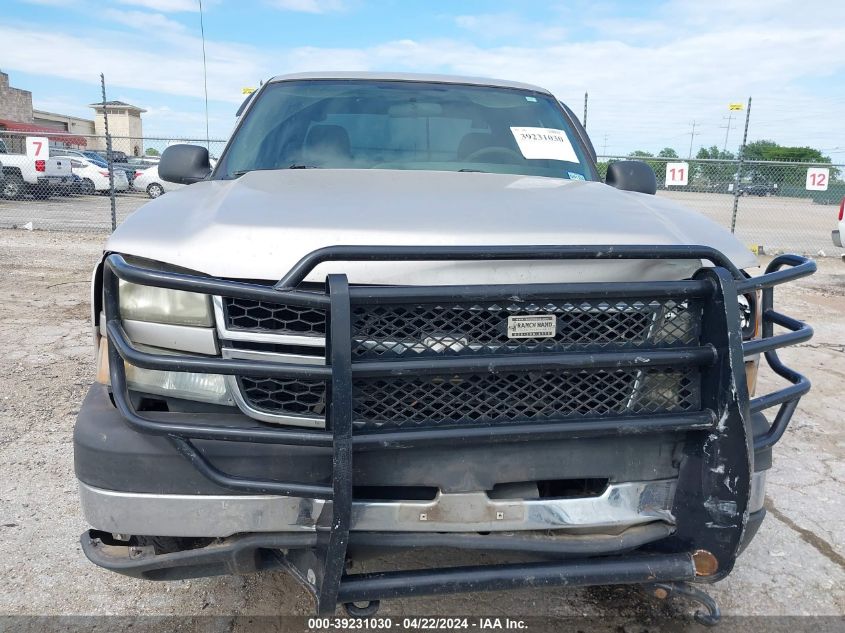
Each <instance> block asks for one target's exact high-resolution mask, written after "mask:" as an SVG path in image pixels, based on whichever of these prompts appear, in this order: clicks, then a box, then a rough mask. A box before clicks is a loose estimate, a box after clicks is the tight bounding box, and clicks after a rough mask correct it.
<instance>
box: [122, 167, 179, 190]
mask: <svg viewBox="0 0 845 633" xmlns="http://www.w3.org/2000/svg"><path fill="white" fill-rule="evenodd" d="M134 178H135V189H137V190H138V191H146V192H147V195H148V196H149V197H150V198H158V197H159V196H161V195H164V194H165V193H167V192H168V191H175V190H176V189H181V188H182V187H184V186H185V185H180V184H177V183H174V182H167V181H166V180H164V179H163V178H161V177H160V176H159V175H158V167H157V166H153V167H147V168H146V169H143V170H139V171H136V172H135V176H134Z"/></svg>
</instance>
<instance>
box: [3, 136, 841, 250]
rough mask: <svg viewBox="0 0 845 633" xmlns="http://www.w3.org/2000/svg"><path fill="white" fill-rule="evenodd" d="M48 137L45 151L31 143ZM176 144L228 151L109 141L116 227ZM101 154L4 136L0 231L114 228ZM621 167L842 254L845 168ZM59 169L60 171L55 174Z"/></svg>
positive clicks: (665, 163) (710, 208)
mask: <svg viewBox="0 0 845 633" xmlns="http://www.w3.org/2000/svg"><path fill="white" fill-rule="evenodd" d="M45 138H46V142H47V145H46V147H37V146H36V145H35V143H36V142H38V143H43V142H44V139H45ZM176 143H193V144H196V145H203V146H207V147H208V149H209V153H210V155H211V157H212V159H215V158H217V157H219V156H220V154H221V153H222V151H223V147H224V145H225V141H224V140H220V139H215V140H211V141H206V140H205V139H175V138H128V137H112V156H111V158H112V164H113V167H114V176H115V179H114V180H115V216H116V217H115V223H116V224H120V223H121V222H122V221H123V220H124V219H125V218H126V217H127V216H128V215H129V214H131V213H132V212H134V211H135V210H136V209H137V208H138V207H140V206H141V205H143V204H144V203H145V202H147V201H149V200H150V199H151V198H155V197H158V196H160V195H164V194H166V193H167V192H169V191H172V190H174V189H177V188H180V187H181V186H183V185H175V184H173V183H166V182H164V181H163V180H161V179H160V178H159V176H158V168H157V164H158V159H159V157H160V156H161V153H162V152H163V151H164V150H165V149H166V148H167V147H169V146H170V145H173V144H176ZM105 148H106V142H105V138H104V137H102V136H80V135H71V134H68V133H64V132H62V131H56V133H55V134H52V133H50V134H48V135H47V136H46V137H44V136H42V137H33V136H32V134H31V133H30V134H26V133H19V132H0V163H2V164H3V176H4V179H3V180H2V182H0V227H2V228H26V229H39V230H40V229H44V230H68V231H78V230H86V231H87V230H94V231H108V230H110V229H111V226H112V217H111V213H112V212H111V201H110V197H109V193H110V186H109V177H108V162H107V159H108V158H109V157H108V156H107V152H106V150H105ZM36 153H37V155H36ZM625 159H628V160H631V159H633V160H644V161H646V162H647V163H649V164H650V165H651V167H652V168H653V169H654V172H655V174H656V176H657V182H658V191H657V195H658V196H660V197H665V198H669V199H672V200H674V201H676V202H678V203H680V204H682V205H684V206H686V207H688V208H691V209H694V210H696V211H699V212H701V213H703V214H704V215H706V216H707V217H709V218H711V219H712V220H714V221H716V222H717V223H719V224H721V225H722V226H724V227H726V228H728V229H731V230H733V231H734V232H735V233H736V235H737V237H738V238H739V239H740V240H741V241H742V242H743V243H745V244H747V245H748V246H749V248H752V249H754V250H757V251H760V252H766V253H771V254H774V253H779V252H784V251H792V252H798V253H802V254H810V255H814V256H822V255H839V254H841V253H842V249H840V248H837V247H835V246H834V245H833V243H832V241H831V236H830V233H831V231H832V230H833V229H835V228H836V223H837V213H838V205H839V203H840V201H841V200H842V198H843V197H845V180H843V178H845V165H835V164H834V165H832V164H809V163H781V162H777V163H776V162H753V161H744V162H740V161H738V160H714V159H704V160H702V159H689V160H684V159H678V158H651V157H627V158H626V157H624V156H600V157H599V171H600V173H601V176H602V178H603V177H604V175H605V172H606V171H607V165H608V164H609V163H610V162H612V161H615V160H625ZM56 162H61V163H64V167H63V168H62V169H60V170H59V172H58V173H55V169H56V165H55V163H56ZM64 168H67V169H66V170H65V171H63V169H64Z"/></svg>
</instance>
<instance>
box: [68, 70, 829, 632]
mask: <svg viewBox="0 0 845 633" xmlns="http://www.w3.org/2000/svg"><path fill="white" fill-rule="evenodd" d="M157 173H158V174H159V176H160V177H161V179H163V180H164V181H165V182H173V183H179V184H182V185H185V184H191V183H196V184H191V186H190V187H185V188H183V189H180V190H179V191H175V192H173V193H172V194H170V195H167V196H163V197H160V198H157V199H155V200H152V201H151V202H149V203H148V204H146V205H144V206H143V207H141V208H140V209H139V210H137V211H136V212H135V213H133V214H132V215H131V216H130V217H129V218H127V219H126V220H125V221H124V222H123V223H121V224H120V226H118V227H117V230H116V231H115V232H114V233H112V235H111V236H110V238H109V240H108V242H107V243H106V245H105V248H104V255H103V259H102V261H101V262H100V263H99V264H98V265H97V266H96V269H95V270H94V274H93V277H92V279H93V288H92V294H91V296H92V298H93V309H92V318H93V323H92V325H93V330H94V332H95V344H96V347H97V354H98V369H97V373H96V376H97V378H96V382H95V383H94V384H93V385H92V386H91V388H90V390H89V391H88V393H87V395H86V397H85V400H84V402H83V403H82V405H81V408H80V411H79V414H78V417H77V421H76V428H75V432H74V459H75V472H76V476H77V478H78V480H79V490H80V496H81V501H82V508H83V511H84V514H85V517H86V520H87V522H88V524H89V525H90V526H91V527H92V529H91V530H90V531H88V532H87V533H86V534H84V535H83V537H82V540H81V545H82V550H83V551H84V553H85V555H86V556H87V557H88V558H89V559H90V560H91V561H93V562H94V563H96V564H97V565H100V566H102V567H104V568H107V569H111V570H113V571H116V572H119V573H122V574H128V575H130V576H135V577H138V578H145V579H149V580H173V579H179V578H194V577H198V576H209V575H215V574H231V573H237V574H243V573H246V572H251V571H262V570H268V569H285V570H288V571H290V572H291V573H292V574H293V576H294V577H295V578H296V579H297V580H298V581H299V582H301V583H302V584H304V585H305V586H307V588H308V589H309V590H310V593H311V595H312V596H314V597H315V599H316V607H317V611H318V613H320V614H324V615H328V614H334V613H335V609H336V608H337V605H338V604H343V605H344V607H345V608H346V609H347V611H348V612H349V613H350V614H351V615H354V616H358V617H361V616H370V615H373V614H374V613H375V612H376V610H377V609H378V607H379V601H380V600H383V599H386V598H398V597H403V596H414V597H417V598H418V597H420V596H425V595H430V594H440V593H455V592H466V591H482V590H504V589H514V588H534V587H538V586H547V585H567V586H585V585H602V584H616V583H620V582H624V583H628V584H642V585H645V586H646V587H648V588H649V591H650V592H651V593H654V592H656V591H657V588H659V590H660V592H662V593H663V597H666V596H668V595H671V594H678V595H681V596H686V597H693V598H694V599H697V600H699V601H700V602H702V603H703V604H704V605H705V606H706V608H707V609H708V610H709V614H705V615H700V616H699V618H698V619H702V620H704V621H705V622H708V623H713V621H714V620H715V619H717V617H718V610H717V609H716V607H715V603H714V602H713V600H712V599H710V598H709V597H708V596H707V595H706V594H705V593H704V592H703V590H702V589H701V588H693V587H691V586H688V585H686V584H685V583H687V582H697V583H701V584H700V585H699V586H700V587H706V586H707V585H706V583H711V582H714V581H717V580H721V579H722V578H724V577H725V576H727V575H728V574H729V573H730V572H731V570H732V569H733V568H734V564H735V563H736V560H737V557H738V556H739V554H740V552H742V551H743V549H744V548H745V547H746V546H747V545H748V543H749V542H750V541H751V539H752V538H753V536H754V534H755V533H756V532H757V529H758V527H759V526H760V524H761V522H762V520H763V518H764V516H765V512H766V511H765V509H764V499H765V498H766V485H765V483H766V472H767V470H768V469H769V468H770V466H771V460H772V446H773V445H774V444H775V443H776V442H777V441H778V439H779V438H780V437H781V435H782V434H783V432H784V430H785V429H786V427H787V425H788V424H789V420H790V418H791V416H792V413H793V411H794V410H795V407H796V404H797V401H798V399H799V398H800V396H802V395H803V394H804V393H806V392H807V390H808V389H809V383H808V382H807V380H806V379H805V378H804V377H803V376H801V375H800V374H799V373H797V372H796V371H794V370H793V369H791V368H788V367H786V366H785V365H783V364H782V361H780V360H778V356H777V352H776V350H777V349H778V348H781V347H784V346H787V345H792V344H796V343H799V342H803V341H806V340H808V339H809V338H810V336H811V335H812V330H811V328H810V327H809V326H808V325H806V324H804V323H803V322H800V321H798V320H796V319H793V318H790V317H787V316H786V315H783V314H781V313H780V312H778V311H777V310H778V306H777V304H776V303H775V302H774V299H773V294H772V287H773V286H774V285H777V284H782V283H786V282H789V281H791V280H794V279H797V278H799V277H803V276H806V275H809V274H812V273H813V271H814V270H815V264H814V263H813V262H812V261H811V260H808V259H806V258H803V257H800V256H797V255H783V256H780V257H776V258H774V259H773V260H772V261H771V263H770V264H769V266H768V267H767V269H766V272H765V273H764V274H762V275H757V276H753V277H751V276H749V275H750V274H755V269H756V268H757V266H758V265H759V262H758V260H757V258H756V256H755V255H754V254H753V253H751V252H750V251H749V249H748V248H747V247H746V246H745V245H744V244H743V243H742V242H740V241H739V240H738V239H737V238H736V237H735V236H734V235H732V234H731V233H730V232H729V231H728V230H726V229H724V228H723V227H721V226H719V225H717V224H716V223H714V222H712V221H711V220H709V219H707V218H705V217H704V216H703V215H701V214H700V213H697V212H694V211H691V210H688V209H686V208H684V207H683V206H681V205H679V204H678V203H676V202H674V201H673V200H671V199H668V198H663V197H657V196H655V195H654V194H655V192H656V189H657V182H656V179H655V175H654V172H653V171H652V169H651V167H649V165H648V164H646V163H644V162H638V161H618V162H613V163H611V164H610V165H609V166H608V169H607V176H606V179H605V181H604V182H602V181H601V180H600V179H599V175H598V169H597V165H596V155H595V150H594V149H593V146H592V143H591V142H590V140H589V137H588V136H587V133H586V131H585V130H584V128H583V127H582V126H581V124H580V123H579V121H578V119H577V117H576V116H575V115H574V113H573V112H572V111H571V110H570V109H569V108H567V107H566V106H564V105H561V104H559V103H558V101H557V100H556V99H555V98H554V96H553V95H552V94H551V93H549V92H548V91H547V90H545V89H543V88H540V87H536V86H531V85H527V84H523V83H517V82H511V81H498V80H492V79H483V80H479V79H472V78H460V77H448V76H442V75H411V76H406V75H396V74H376V73H341V74H334V73H303V74H297V75H288V76H283V77H277V78H275V79H271V80H270V81H269V82H266V83H265V84H264V85H263V86H262V87H261V89H260V90H259V91H258V92H257V93H256V94H255V96H254V97H253V99H251V101H250V103H249V104H248V106H247V107H246V109H245V111H244V112H243V114H242V115H241V119H240V122H239V125H238V127H237V128H236V130H235V132H234V134H233V136H232V138H231V139H230V140H229V142H228V143H227V146H226V148H225V149H224V151H223V153H222V155H221V157H220V162H219V163H218V164H217V165H216V166H215V167H213V166H212V164H211V161H210V159H209V155H208V150H207V149H206V148H204V147H198V146H192V145H174V146H172V147H169V148H168V149H167V150H165V152H164V154H163V156H162V159H161V162H160V164H159V166H158V168H157ZM758 306H765V309H758ZM773 324H777V325H778V326H779V330H778V333H777V334H775V333H774V332H773ZM780 327H785V328H786V329H788V330H792V331H791V332H788V333H786V334H782V333H780ZM763 352H765V354H763ZM763 358H764V359H765V360H764V361H763V362H768V363H770V364H771V365H772V366H773V367H774V369H775V371H776V372H777V373H778V374H780V375H781V376H784V377H786V379H787V380H788V381H790V382H791V383H794V384H791V385H789V386H788V387H787V388H785V389H781V390H780V391H776V392H773V393H766V394H757V395H756V396H752V394H753V393H754V389H755V381H756V376H757V368H758V364H759V363H760V362H761V359H763ZM775 409H776V410H777V411H778V413H777V417H776V422H774V423H773V424H770V423H769V421H768V420H767V418H766V414H765V412H766V411H774V410H775ZM775 492H776V491H775ZM775 503H776V502H775ZM414 548H426V550H427V552H428V554H427V555H426V557H425V559H424V564H425V565H426V566H427V567H428V568H427V569H414V570H413V571H396V570H395V569H394V570H385V571H384V573H382V572H381V571H380V570H379V569H378V568H376V566H375V564H373V565H371V566H370V569H368V570H367V572H366V573H361V572H359V571H358V569H359V564H358V563H357V561H360V560H361V559H362V558H363V557H365V556H367V555H371V554H373V555H382V554H386V553H395V552H398V551H401V550H407V549H414ZM455 549H459V550H485V551H486V552H487V554H486V555H485V557H484V559H483V563H479V564H478V566H474V567H455V563H454V560H455V554H454V550H455ZM503 559H504V560H503ZM380 561H381V564H382V565H384V564H385V563H384V559H380ZM353 565H354V566H353Z"/></svg>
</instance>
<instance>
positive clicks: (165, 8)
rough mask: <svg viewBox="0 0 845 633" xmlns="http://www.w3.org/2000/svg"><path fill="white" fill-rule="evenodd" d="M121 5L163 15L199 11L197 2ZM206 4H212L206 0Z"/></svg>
mask: <svg viewBox="0 0 845 633" xmlns="http://www.w3.org/2000/svg"><path fill="white" fill-rule="evenodd" d="M117 1H118V3H120V4H128V5H132V6H136V7H144V8H145V9H152V10H153V11H161V12H162V13H184V12H194V11H199V3H198V2H197V0H117ZM205 4H210V2H209V0H206V2H205Z"/></svg>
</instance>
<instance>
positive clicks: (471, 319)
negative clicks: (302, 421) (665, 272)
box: [224, 297, 702, 429]
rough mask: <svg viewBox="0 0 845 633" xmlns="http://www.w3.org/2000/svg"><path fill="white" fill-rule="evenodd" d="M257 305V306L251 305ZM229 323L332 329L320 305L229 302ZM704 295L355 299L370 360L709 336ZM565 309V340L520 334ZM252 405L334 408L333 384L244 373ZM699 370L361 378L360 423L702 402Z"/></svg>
mask: <svg viewBox="0 0 845 633" xmlns="http://www.w3.org/2000/svg"><path fill="white" fill-rule="evenodd" d="M247 304H249V305H247ZM224 305H225V306H226V313H225V314H226V318H227V327H228V328H230V329H231V328H237V329H252V330H255V331H267V330H272V331H274V332H277V333H297V334H304V335H314V334H320V335H324V334H325V327H326V319H325V314H324V313H323V312H322V311H320V310H311V309H301V308H297V309H290V308H288V307H286V306H282V305H276V304H267V303H266V302H248V301H244V300H240V299H238V300H230V299H225V300H224ZM701 311H702V306H701V303H700V302H698V301H694V300H687V299H680V298H666V297H662V298H642V299H613V300H612V301H608V300H602V299H584V300H579V299H567V300H548V301H546V300H544V301H538V302H534V303H530V302H521V301H517V300H513V301H508V302H499V303H492V302H467V303H449V304H417V303H414V304H395V305H393V304H388V305H385V304H379V305H354V306H353V309H352V347H353V349H352V353H353V358H354V359H357V360H359V361H366V360H390V359H396V360H406V359H413V358H418V357H424V356H442V355H461V354H463V355H472V354H487V355H491V354H495V355H502V354H514V353H517V354H518V353H527V352H535V353H536V352H538V351H540V352H546V351H547V352H562V351H570V350H571V351H589V350H591V349H609V348H613V349H620V350H624V349H632V348H633V349H649V348H655V347H661V348H665V347H679V346H690V345H698V344H699V342H700V338H701ZM537 314H544V315H545V314H553V315H555V316H556V317H557V318H556V330H555V335H554V336H553V337H548V338H543V339H519V340H516V339H512V338H509V337H508V332H507V322H508V317H510V316H518V315H537ZM238 385H239V387H240V389H241V394H242V396H243V398H244V400H245V401H246V403H247V404H248V405H249V407H251V408H253V409H255V410H257V411H260V412H262V413H267V414H271V415H272V414H275V415H279V416H285V415H296V416H314V417H319V418H322V417H324V416H325V408H326V391H327V389H326V385H325V383H323V382H321V381H314V380H311V381H302V380H277V379H271V378H264V379H255V378H245V377H241V378H239V379H238ZM700 408H701V401H700V374H699V372H698V370H697V369H696V368H680V369H668V368H649V369H646V370H643V369H583V370H577V369H576V370H566V371H558V370H556V371H520V372H516V371H509V372H504V373H502V374H488V373H486V372H484V373H478V374H461V375H453V376H449V375H440V376H411V377H396V378H389V379H386V378H381V379H356V380H355V381H353V418H354V424H355V426H356V428H359V429H376V428H418V427H424V426H439V425H444V424H476V423H482V424H483V423H496V422H520V421H524V422H542V421H543V420H551V419H555V420H557V419H564V418H572V419H578V418H585V417H597V416H633V415H649V414H659V413H683V412H689V411H696V410H700Z"/></svg>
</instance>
